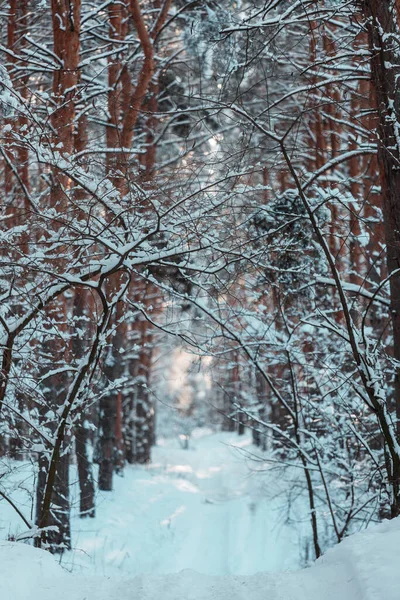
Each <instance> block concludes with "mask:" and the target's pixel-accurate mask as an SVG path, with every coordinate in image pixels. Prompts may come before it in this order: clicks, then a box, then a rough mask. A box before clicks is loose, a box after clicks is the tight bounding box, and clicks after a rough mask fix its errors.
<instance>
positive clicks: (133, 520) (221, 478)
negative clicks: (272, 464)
mask: <svg viewBox="0 0 400 600" xmlns="http://www.w3.org/2000/svg"><path fill="white" fill-rule="evenodd" d="M181 443H182V440H179V439H178V438H172V439H164V440H160V441H159V442H158V445H157V447H156V448H154V450H153V461H152V463H151V464H150V465H148V466H145V467H130V466H128V467H127V468H126V469H125V470H124V475H123V477H115V482H114V487H115V489H114V491H113V492H111V493H110V492H108V493H104V492H99V493H98V497H97V513H96V518H95V519H80V518H79V517H78V516H76V517H74V518H73V521H72V524H73V546H74V548H75V549H74V551H73V552H71V553H68V554H66V555H65V556H64V558H63V565H64V566H65V567H66V568H68V569H71V570H73V571H74V572H80V571H85V572H91V573H96V574H101V575H118V576H121V575H122V576H124V577H125V576H126V577H132V576H135V575H138V574H146V573H152V574H167V573H177V572H179V571H181V570H183V569H194V570H196V571H198V572H200V573H206V574H211V575H227V574H241V575H250V574H253V573H257V572H259V571H264V572H265V571H269V572H271V571H277V570H286V569H290V568H296V567H298V566H300V558H301V557H300V555H299V547H300V545H301V544H300V540H299V537H298V536H299V530H298V527H296V528H294V526H291V525H290V524H289V523H288V514H287V509H288V506H287V504H288V497H287V494H286V490H287V484H286V483H285V484H284V485H281V486H280V485H279V484H278V483H277V482H276V473H275V472H271V473H264V472H261V473H260V472H259V470H260V469H261V468H262V467H263V463H259V462H256V461H255V460H254V459H253V458H252V454H253V452H254V451H255V449H254V447H253V446H252V445H251V439H250V437H248V436H242V437H239V436H237V435H235V434H229V433H218V434H212V433H211V432H209V431H207V430H197V431H195V432H194V435H193V436H192V439H191V440H190V443H189V448H188V449H187V450H185V449H183V448H182V447H181ZM264 469H265V465H264ZM272 481H275V482H274V486H273V488H272V486H271V482H272ZM76 492H77V489H76ZM293 510H294V508H293V509H292V513H293ZM292 517H293V519H294V518H295V516H294V514H292ZM289 518H290V515H289ZM296 519H297V516H296ZM307 527H308V524H305V529H307Z"/></svg>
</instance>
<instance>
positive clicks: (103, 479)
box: [98, 394, 117, 492]
mask: <svg viewBox="0 0 400 600" xmlns="http://www.w3.org/2000/svg"><path fill="white" fill-rule="evenodd" d="M116 400H117V399H116V395H115V394H109V395H107V396H106V397H104V398H102V399H101V400H100V420H99V429H100V437H99V442H98V448H99V490H103V491H106V492H110V491H111V490H112V489H113V473H114V465H115V461H116V447H115V441H116V440H115V424H116V417H117V411H116V408H117V402H116Z"/></svg>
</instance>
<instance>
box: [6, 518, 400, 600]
mask: <svg viewBox="0 0 400 600" xmlns="http://www.w3.org/2000/svg"><path fill="white" fill-rule="evenodd" d="M399 546H400V518H398V519H395V520H394V521H387V522H384V523H382V524H381V525H378V526H376V527H372V528H371V529H369V530H368V531H365V532H363V533H359V534H356V535H354V536H351V537H349V538H347V539H346V540H344V541H343V542H342V543H341V544H340V545H338V546H336V547H335V548H332V549H331V550H329V551H328V552H327V553H326V554H325V556H323V557H322V558H321V559H319V560H318V561H316V563H315V564H314V565H313V566H312V567H310V568H309V569H304V570H302V571H297V572H288V573H268V574H258V575H252V576H249V577H234V576H226V577H218V576H211V575H201V574H199V573H196V572H195V571H190V570H185V571H182V572H181V573H178V574H174V575H159V576H155V577H152V576H149V575H146V576H140V577H135V578H134V579H130V580H121V579H108V578H107V579H106V578H102V577H94V576H92V577H82V576H76V575H74V574H71V573H68V572H66V571H64V570H63V569H62V568H61V567H60V566H59V565H58V564H57V563H56V561H55V560H54V558H53V557H52V556H51V555H50V554H48V553H46V552H44V551H42V550H37V549H34V548H32V547H30V546H27V545H24V544H20V543H13V542H0V598H1V599H2V600H159V599H160V598H162V599H163V600H248V599H249V598H251V600H399V598H400V591H399V590H400V569H399V568H398V548H399ZM243 551H245V548H243Z"/></svg>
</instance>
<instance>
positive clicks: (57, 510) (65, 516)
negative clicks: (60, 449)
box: [36, 452, 71, 554]
mask: <svg viewBox="0 0 400 600" xmlns="http://www.w3.org/2000/svg"><path fill="white" fill-rule="evenodd" d="M38 466H39V472H38V480H37V485H36V522H37V523H39V522H40V520H41V516H42V505H43V496H44V490H45V486H46V481H47V474H48V470H49V461H48V457H47V455H46V454H44V453H41V454H40V455H39V461H38ZM54 526H56V527H57V531H48V532H47V533H46V536H45V539H46V544H47V547H48V549H49V550H50V552H52V553H53V554H62V553H63V552H64V550H70V549H71V528H70V504H69V452H66V453H65V454H64V455H63V456H61V457H60V458H59V460H58V463H57V473H56V480H55V484H54V489H53V494H52V501H51V508H50V515H49V518H48V520H47V527H54Z"/></svg>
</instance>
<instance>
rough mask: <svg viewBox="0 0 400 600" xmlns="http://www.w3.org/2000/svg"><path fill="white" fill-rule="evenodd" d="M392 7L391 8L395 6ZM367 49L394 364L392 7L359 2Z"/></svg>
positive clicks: (398, 283) (399, 406)
mask: <svg viewBox="0 0 400 600" xmlns="http://www.w3.org/2000/svg"><path fill="white" fill-rule="evenodd" d="M396 4H397V3H396ZM363 8H364V13H365V16H366V17H367V18H368V22H367V28H368V36H369V46H370V50H371V79H372V85H373V88H374V91H375V96H376V105H377V112H378V127H377V129H378V139H379V145H378V160H379V165H380V171H381V186H382V212H383V221H384V231H385V241H386V248H387V250H386V252H387V267H388V273H389V275H390V276H391V278H390V300H391V310H390V314H391V320H392V326H393V356H394V358H395V359H396V360H397V361H400V272H397V271H398V270H399V269H400V141H399V126H400V91H399V83H398V82H399V77H400V53H399V48H398V39H397V38H398V29H399V28H398V17H399V15H398V14H397V11H398V10H399V8H398V6H392V3H391V2H388V1H382V0H364V2H363ZM395 402H396V413H397V432H398V434H400V368H399V367H398V368H397V369H396V374H395ZM393 478H394V479H395V480H396V481H395V487H396V488H397V494H396V493H395V494H394V495H395V496H397V498H395V499H394V501H393V506H392V515H393V516H396V515H398V514H400V493H399V486H400V472H397V473H394V472H393Z"/></svg>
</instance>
